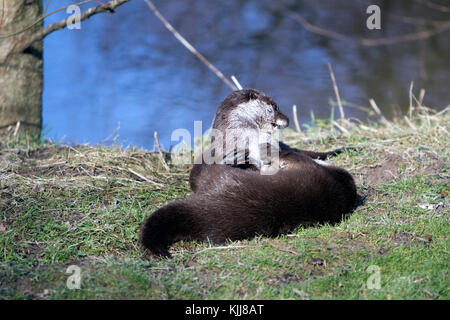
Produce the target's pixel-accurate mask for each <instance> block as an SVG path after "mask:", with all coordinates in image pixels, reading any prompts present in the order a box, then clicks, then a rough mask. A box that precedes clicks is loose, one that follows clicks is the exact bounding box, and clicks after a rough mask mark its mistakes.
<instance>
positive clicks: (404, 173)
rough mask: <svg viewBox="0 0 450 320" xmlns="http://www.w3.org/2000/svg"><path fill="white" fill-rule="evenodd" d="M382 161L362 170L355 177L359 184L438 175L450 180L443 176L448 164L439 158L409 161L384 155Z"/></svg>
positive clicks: (403, 157)
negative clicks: (414, 176)
mask: <svg viewBox="0 0 450 320" xmlns="http://www.w3.org/2000/svg"><path fill="white" fill-rule="evenodd" d="M379 157H380V161H379V162H378V163H377V164H375V165H372V166H367V167H364V168H361V169H360V170H359V171H358V172H357V174H356V175H355V180H356V183H357V184H382V183H390V182H393V181H398V180H400V179H402V178H405V177H408V176H413V175H437V176H439V177H440V178H441V179H444V180H446V182H447V183H448V182H449V181H448V180H449V179H448V178H447V177H446V176H445V175H443V174H442V171H443V169H444V168H448V163H446V162H445V161H443V160H441V159H440V158H437V157H429V158H428V159H424V158H421V157H416V158H413V159H408V158H407V157H405V156H404V155H400V154H395V153H382V154H380V155H379Z"/></svg>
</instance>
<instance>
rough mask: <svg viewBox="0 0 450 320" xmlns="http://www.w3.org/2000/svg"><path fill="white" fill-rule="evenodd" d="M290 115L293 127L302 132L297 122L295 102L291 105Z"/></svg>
mask: <svg viewBox="0 0 450 320" xmlns="http://www.w3.org/2000/svg"><path fill="white" fill-rule="evenodd" d="M292 117H293V118H294V124H295V129H297V132H298V133H299V134H302V130H300V125H299V124H298V118H297V106H296V105H295V104H294V105H293V106H292Z"/></svg>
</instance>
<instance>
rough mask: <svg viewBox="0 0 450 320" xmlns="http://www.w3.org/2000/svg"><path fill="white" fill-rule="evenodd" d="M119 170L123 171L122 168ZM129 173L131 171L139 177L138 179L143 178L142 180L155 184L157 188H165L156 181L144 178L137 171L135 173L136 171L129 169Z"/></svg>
mask: <svg viewBox="0 0 450 320" xmlns="http://www.w3.org/2000/svg"><path fill="white" fill-rule="evenodd" d="M119 169H121V170H123V169H122V168H119ZM128 171H130V172H131V173H132V174H134V175H136V176H138V177H139V178H141V179H142V180H144V181H147V182H149V183H151V184H153V185H155V186H159V187H162V186H163V185H162V184H161V183H158V182H155V181H153V180H150V179H149V178H147V177H145V176H143V175H142V174H140V173H137V172H136V171H134V170H132V169H130V168H128Z"/></svg>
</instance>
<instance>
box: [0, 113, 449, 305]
mask: <svg viewBox="0 0 450 320" xmlns="http://www.w3.org/2000/svg"><path fill="white" fill-rule="evenodd" d="M412 120H413V122H414V125H415V128H414V129H413V128H411V127H409V126H407V125H406V124H403V123H397V122H395V123H392V124H391V125H392V126H391V127H384V126H381V125H379V124H377V123H371V124H364V125H362V126H361V125H359V124H357V123H354V122H352V123H350V122H348V121H347V122H345V123H341V124H342V125H345V128H347V130H348V133H344V134H341V133H339V131H336V129H333V128H332V127H331V126H330V120H328V121H325V120H320V121H319V120H316V122H315V123H313V124H312V125H310V126H309V127H308V131H307V133H306V135H299V134H297V133H295V132H293V131H289V130H288V131H285V132H283V136H282V138H283V140H284V141H285V142H286V143H288V144H290V145H293V146H297V147H301V148H303V149H309V150H329V149H333V148H337V147H341V146H353V147H355V148H356V151H347V152H345V153H343V154H341V155H339V156H338V157H336V158H334V159H332V162H334V163H335V164H337V165H340V166H342V167H343V168H346V169H347V170H349V171H350V172H351V173H352V174H353V175H354V176H355V179H356V181H357V185H358V192H359V193H360V194H367V195H368V196H367V198H366V201H365V203H364V204H363V205H361V206H359V207H358V208H357V209H356V210H355V211H354V212H353V213H352V214H351V215H350V216H348V217H347V218H346V219H345V220H343V221H342V222H340V223H339V224H337V225H334V226H330V225H323V226H318V227H299V228H297V230H295V231H294V232H291V233H290V234H287V235H283V236H280V237H277V238H263V237H260V238H255V239H250V240H245V241H239V242H232V243H228V244H226V245H223V246H217V245H214V244H210V243H200V242H179V243H177V244H176V245H175V246H174V247H173V248H172V254H173V258H171V259H163V260H160V261H157V260H150V261H148V260H146V259H144V257H143V255H142V253H141V252H140V250H139V247H138V243H137V240H138V230H139V226H140V224H141V223H142V222H143V221H144V219H145V218H146V217H147V216H148V215H149V214H150V213H151V212H152V211H154V210H156V209H157V208H159V207H161V206H162V205H164V204H165V203H167V202H170V201H173V200H174V199H177V198H180V197H186V196H188V195H189V194H190V192H191V191H190V189H189V184H188V182H187V178H188V174H189V167H176V166H173V165H172V166H171V170H170V172H166V171H165V170H164V167H163V166H162V165H161V163H160V161H159V160H158V158H157V157H156V156H155V155H154V154H152V153H146V152H144V151H142V150H136V149H131V150H129V149H128V150H126V151H124V150H122V149H120V148H118V147H115V148H109V147H104V146H94V147H91V146H77V147H64V146H59V145H55V144H52V143H48V142H43V141H39V140H36V139H34V140H33V139H29V138H28V137H26V136H20V137H18V138H15V137H12V136H4V137H3V138H1V140H0V298H1V299H448V298H449V280H448V279H449V241H448V234H449V226H450V224H449V216H448V212H449V211H448V208H449V199H448V196H449V171H448V163H449V155H448V146H449V145H450V139H449V133H448V128H449V120H450V116H449V114H448V113H443V114H441V115H439V116H434V115H433V114H431V113H429V112H423V114H421V115H419V116H417V117H416V118H415V119H412ZM169 164H170V162H169ZM130 169H131V171H130ZM134 172H136V173H138V174H139V175H141V176H144V177H145V178H146V179H143V178H142V177H139V176H138V175H136V174H135V173H134ZM71 265H76V266H78V267H80V270H81V288H80V289H69V288H68V287H67V284H66V282H67V279H68V278H69V277H70V274H66V270H67V268H68V267H69V266H71ZM369 266H378V267H379V271H380V288H379V289H370V288H368V287H367V280H368V278H369V277H370V276H371V275H372V273H369V272H368V268H369Z"/></svg>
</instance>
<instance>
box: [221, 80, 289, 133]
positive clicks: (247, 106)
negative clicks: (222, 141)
mask: <svg viewBox="0 0 450 320" xmlns="http://www.w3.org/2000/svg"><path fill="white" fill-rule="evenodd" d="M288 125H289V118H288V117H287V116H286V115H284V114H283V113H281V111H280V109H279V108H278V105H277V104H276V103H275V101H273V100H272V98H270V97H269V96H267V95H266V94H264V93H263V92H261V91H258V90H255V89H243V90H237V91H234V92H233V93H231V94H230V95H228V97H226V98H225V100H223V101H222V103H221V104H220V106H219V108H218V109H217V112H216V116H215V118H214V123H213V128H214V129H218V130H221V131H224V130H225V129H238V128H243V127H245V128H254V129H259V130H261V131H263V132H269V133H271V132H274V131H276V130H277V129H282V128H286V127H287V126H288Z"/></svg>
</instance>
